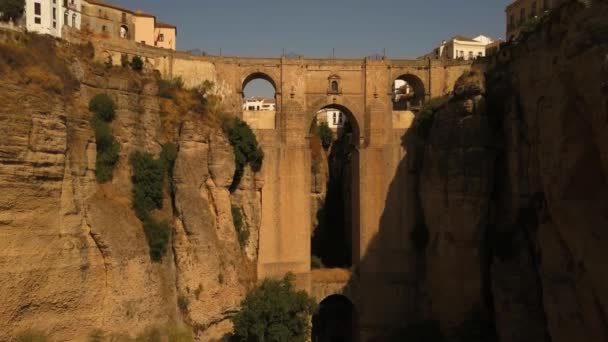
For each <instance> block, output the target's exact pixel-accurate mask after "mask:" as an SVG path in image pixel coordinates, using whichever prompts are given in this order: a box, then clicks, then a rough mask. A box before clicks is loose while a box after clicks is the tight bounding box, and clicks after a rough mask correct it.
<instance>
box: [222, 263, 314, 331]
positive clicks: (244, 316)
mask: <svg viewBox="0 0 608 342" xmlns="http://www.w3.org/2000/svg"><path fill="white" fill-rule="evenodd" d="M293 280H294V276H293V274H288V275H286V276H285V278H283V279H282V280H269V279H266V280H264V281H263V282H262V284H261V285H260V286H259V287H257V288H256V289H254V290H253V291H251V292H250V293H249V294H248V295H247V297H246V298H245V299H244V300H243V302H242V303H241V304H242V309H241V311H240V312H239V313H238V314H237V315H235V316H234V317H232V322H233V323H234V338H233V339H234V340H236V341H260V342H266V341H267V342H270V341H272V342H304V341H307V340H308V338H309V330H310V320H309V317H310V316H311V315H312V314H313V313H314V312H315V310H316V303H315V301H314V299H312V298H311V297H309V296H308V294H306V292H304V291H297V290H296V289H295V287H294V285H293Z"/></svg>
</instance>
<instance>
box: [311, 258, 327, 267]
mask: <svg viewBox="0 0 608 342" xmlns="http://www.w3.org/2000/svg"><path fill="white" fill-rule="evenodd" d="M324 267H325V266H324V265H323V260H321V258H319V257H318V256H316V255H312V256H311V257H310V268H312V269H313V270H316V269H319V268H324Z"/></svg>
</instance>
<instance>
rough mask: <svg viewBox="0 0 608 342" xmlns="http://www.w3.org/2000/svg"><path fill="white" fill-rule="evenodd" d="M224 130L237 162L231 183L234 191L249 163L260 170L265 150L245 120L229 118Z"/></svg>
mask: <svg viewBox="0 0 608 342" xmlns="http://www.w3.org/2000/svg"><path fill="white" fill-rule="evenodd" d="M224 131H225V132H226V134H227V135H228V139H229V140H230V144H231V145H232V147H233V151H234V160H235V163H236V170H235V171H234V177H233V178H232V184H231V185H230V191H231V192H233V191H234V190H236V189H237V187H238V186H239V183H240V182H241V178H242V177H243V173H244V172H245V166H247V164H249V166H251V169H252V170H253V171H254V172H258V171H260V169H261V168H262V162H263V161H264V152H263V151H262V149H261V148H260V146H258V140H257V139H256V137H255V134H254V133H253V131H252V130H251V127H249V125H248V124H247V123H246V122H245V121H243V120H241V119H239V118H232V119H228V120H226V122H225V123H224Z"/></svg>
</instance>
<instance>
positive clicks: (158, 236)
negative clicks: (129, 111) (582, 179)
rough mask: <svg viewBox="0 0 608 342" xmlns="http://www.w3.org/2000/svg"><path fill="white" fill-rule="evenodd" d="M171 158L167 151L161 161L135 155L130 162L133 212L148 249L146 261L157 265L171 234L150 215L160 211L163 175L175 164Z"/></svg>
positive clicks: (140, 153) (135, 153)
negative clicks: (154, 262)
mask: <svg viewBox="0 0 608 342" xmlns="http://www.w3.org/2000/svg"><path fill="white" fill-rule="evenodd" d="M174 156H175V155H174V154H172V153H171V152H169V151H167V152H165V153H162V154H161V159H158V160H155V159H154V158H153V157H152V155H151V154H149V153H144V152H139V151H137V152H134V153H133V154H132V155H131V158H130V161H131V166H132V168H133V176H132V177H131V181H132V182H133V190H132V191H133V209H134V210H135V214H136V215H137V217H138V218H139V219H140V220H141V221H142V223H143V226H144V233H145V235H146V240H147V241H148V246H149V247H150V258H151V259H152V260H153V261H157V262H158V261H161V260H162V257H163V256H164V255H165V253H166V252H167V245H168V243H169V240H170V237H171V230H170V228H169V223H168V222H166V221H162V222H159V221H157V220H156V219H154V218H153V217H152V215H151V214H150V212H151V211H153V210H155V209H161V208H162V207H163V185H164V179H165V174H167V172H170V168H172V165H173V163H174V161H175V159H174ZM165 158H167V159H165ZM168 170H169V171H168Z"/></svg>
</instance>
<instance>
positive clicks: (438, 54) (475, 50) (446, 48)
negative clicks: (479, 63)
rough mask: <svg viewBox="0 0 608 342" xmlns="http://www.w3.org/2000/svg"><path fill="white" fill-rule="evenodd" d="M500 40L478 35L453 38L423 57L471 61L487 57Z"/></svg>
mask: <svg viewBox="0 0 608 342" xmlns="http://www.w3.org/2000/svg"><path fill="white" fill-rule="evenodd" d="M499 44H500V40H493V39H492V38H490V37H486V36H484V35H479V36H477V37H475V38H469V37H465V36H454V37H452V39H450V40H448V41H445V40H444V41H443V42H441V45H439V46H438V47H436V48H435V49H434V50H433V51H432V52H431V53H429V54H426V55H425V56H423V57H424V58H431V59H441V58H445V59H464V60H471V59H475V58H478V57H485V56H487V55H489V53H488V51H493V50H492V48H494V47H497V45H499Z"/></svg>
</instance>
